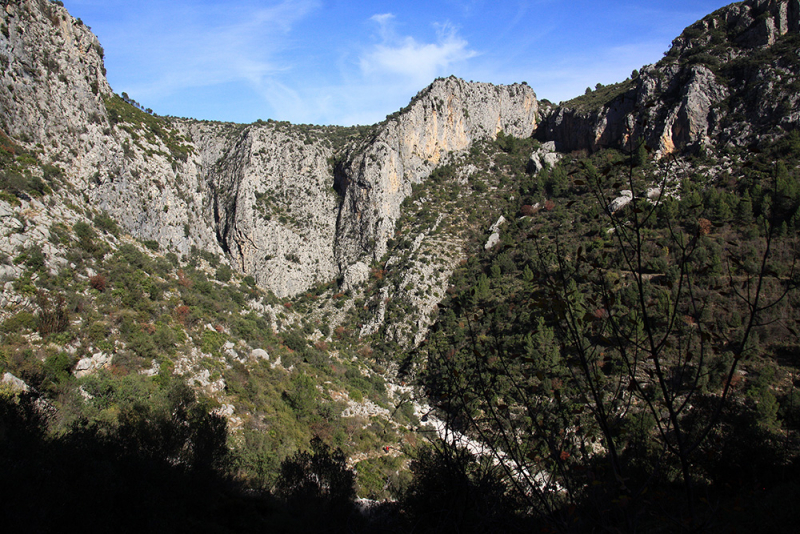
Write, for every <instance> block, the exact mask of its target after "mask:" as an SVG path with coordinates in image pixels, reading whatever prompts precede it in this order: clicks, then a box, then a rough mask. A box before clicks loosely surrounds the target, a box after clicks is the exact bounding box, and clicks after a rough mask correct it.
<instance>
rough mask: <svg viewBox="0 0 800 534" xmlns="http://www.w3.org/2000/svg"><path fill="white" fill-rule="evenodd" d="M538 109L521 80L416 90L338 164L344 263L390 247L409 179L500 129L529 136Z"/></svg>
mask: <svg viewBox="0 0 800 534" xmlns="http://www.w3.org/2000/svg"><path fill="white" fill-rule="evenodd" d="M538 109H539V107H538V102H537V100H536V95H535V94H534V92H533V90H532V89H531V88H529V87H528V86H527V85H524V84H523V85H516V84H515V85H510V86H495V85H491V84H482V83H466V82H464V81H463V80H459V79H457V78H453V77H451V78H447V79H443V80H437V81H436V82H434V83H433V84H432V85H431V86H429V87H428V88H427V89H426V90H425V91H423V92H421V93H420V94H419V95H417V97H416V99H415V100H413V101H412V103H411V104H410V106H409V108H408V109H407V110H406V111H404V112H403V113H402V114H401V115H400V116H399V117H397V118H396V119H393V120H390V121H388V122H387V123H386V124H384V125H383V126H382V127H381V128H380V130H379V131H378V132H377V134H376V135H375V137H374V138H373V139H371V140H370V142H369V144H368V145H366V146H363V147H359V149H358V150H356V151H355V154H353V155H351V156H350V157H349V158H348V159H347V160H346V162H345V163H343V164H341V165H340V166H338V168H337V181H338V186H339V187H340V189H341V190H343V191H344V203H343V205H342V208H341V212H340V214H339V224H338V231H337V237H336V259H337V262H338V264H339V266H340V268H341V269H345V268H346V267H347V266H348V265H350V264H352V263H355V262H357V261H359V260H361V259H363V258H371V259H378V258H380V257H381V256H382V255H383V254H384V253H385V252H386V241H387V240H388V239H389V238H391V236H392V233H393V232H394V225H395V221H396V220H397V218H398V217H399V215H400V205H401V204H402V202H403V200H404V199H405V198H406V197H407V196H408V195H409V194H410V193H411V186H412V184H415V183H420V182H421V181H422V180H424V179H425V177H426V176H427V175H429V174H430V172H431V171H432V170H433V169H434V168H435V167H436V166H437V165H440V164H442V163H444V162H445V160H446V158H447V155H448V153H449V152H452V151H461V150H465V149H467V148H469V146H470V144H471V143H472V141H474V140H475V139H478V138H483V137H491V138H494V137H495V136H496V135H497V133H498V132H500V131H504V132H505V133H507V134H510V135H514V136H517V137H529V136H530V135H531V134H532V133H533V131H534V129H535V127H536V121H537V113H538Z"/></svg>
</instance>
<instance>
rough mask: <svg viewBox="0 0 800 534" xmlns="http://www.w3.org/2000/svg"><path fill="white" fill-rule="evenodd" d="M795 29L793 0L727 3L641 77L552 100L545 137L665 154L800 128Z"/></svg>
mask: <svg viewBox="0 0 800 534" xmlns="http://www.w3.org/2000/svg"><path fill="white" fill-rule="evenodd" d="M798 31H800V3H798V2H797V1H796V0H791V1H775V0H750V1H746V2H738V3H735V4H731V5H730V6H727V7H724V8H721V9H719V10H717V11H715V12H714V13H712V14H710V15H708V16H706V17H704V18H703V19H701V20H699V21H697V22H696V23H694V24H692V25H691V26H689V27H688V28H686V29H685V30H684V31H683V33H682V34H681V35H680V36H679V37H678V38H676V39H675V40H674V41H673V43H672V47H671V49H670V50H669V51H668V52H665V57H664V58H663V59H662V60H660V61H658V62H657V63H655V64H653V65H648V66H645V67H643V68H642V69H641V71H639V72H638V73H637V72H634V73H633V74H634V79H629V80H626V81H625V82H622V83H619V84H615V85H613V86H608V87H605V88H604V87H598V88H597V90H596V91H592V90H591V89H587V94H586V95H584V96H582V97H578V98H575V99H573V100H571V101H569V102H566V103H564V104H563V105H562V106H558V107H554V106H551V107H549V108H548V113H547V117H546V119H545V120H544V121H543V124H542V128H541V130H540V132H539V137H540V138H542V139H543V140H552V141H555V143H556V146H557V148H558V149H559V150H560V151H565V152H569V151H573V150H588V151H590V152H594V151H596V150H598V149H600V148H605V147H614V148H627V149H629V150H630V149H631V147H632V146H633V145H634V144H635V143H638V142H640V141H643V142H645V143H646V144H647V145H648V146H650V147H652V149H653V150H654V151H655V152H656V153H658V154H661V155H665V154H672V153H681V152H683V151H686V150H690V151H698V150H703V149H706V148H713V147H715V146H717V147H719V146H724V145H725V144H726V143H731V144H733V145H738V146H742V145H746V144H748V143H753V142H755V141H756V140H757V139H758V138H759V137H763V136H765V135H766V136H769V135H773V134H774V133H775V130H776V129H777V130H778V131H783V130H790V129H793V128H797V127H798V125H800V114H798V112H797V107H798V106H797V103H798V91H797V85H798V54H799V53H800V43H798V40H797V34H798ZM731 102H733V108H731V107H730V103H731Z"/></svg>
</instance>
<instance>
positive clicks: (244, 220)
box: [183, 121, 339, 297]
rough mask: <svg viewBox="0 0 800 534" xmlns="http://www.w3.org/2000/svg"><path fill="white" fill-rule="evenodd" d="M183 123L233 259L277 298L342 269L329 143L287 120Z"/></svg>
mask: <svg viewBox="0 0 800 534" xmlns="http://www.w3.org/2000/svg"><path fill="white" fill-rule="evenodd" d="M183 128H185V130H186V131H187V133H188V135H190V136H191V138H192V139H193V140H194V142H195V143H196V145H197V146H198V147H199V151H200V158H201V160H202V163H201V168H202V170H201V174H202V180H203V182H204V184H205V187H206V188H207V189H208V195H207V197H206V199H205V201H204V202H205V206H204V210H205V212H206V213H207V214H208V216H209V222H211V223H212V224H213V228H214V231H215V233H216V238H217V241H218V243H219V245H220V247H221V248H222V249H223V250H224V252H225V253H227V255H228V257H229V259H230V260H231V262H232V264H233V265H234V266H236V267H237V268H238V269H239V270H240V271H241V272H243V273H248V274H251V275H252V276H253V277H254V278H255V280H256V282H257V283H258V284H259V285H261V286H262V287H267V288H270V289H271V290H272V291H273V292H274V293H275V294H276V295H277V296H279V297H284V296H288V295H295V294H297V293H299V292H301V291H304V290H306V289H308V288H309V287H311V286H312V285H314V284H318V283H321V282H327V281H330V280H332V279H334V278H335V277H336V276H337V275H338V271H337V269H336V267H335V264H334V262H333V258H334V251H333V245H334V237H335V233H336V218H337V213H338V205H339V202H338V197H337V195H336V192H335V191H334V190H333V187H332V186H333V176H332V174H331V165H330V164H329V162H328V160H329V159H330V158H331V156H332V149H331V148H330V147H327V146H324V145H323V144H320V143H306V142H305V139H306V138H305V136H304V135H302V134H301V132H299V131H298V130H297V129H296V128H291V127H288V125H286V127H281V126H279V125H275V124H272V125H261V126H249V127H244V128H239V129H234V131H231V130H228V131H227V132H226V131H225V128H224V127H220V126H219V125H217V124H214V123H208V124H203V123H194V122H188V121H187V122H186V123H184V124H183Z"/></svg>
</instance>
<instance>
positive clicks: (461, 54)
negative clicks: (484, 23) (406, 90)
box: [359, 13, 478, 89]
mask: <svg viewBox="0 0 800 534" xmlns="http://www.w3.org/2000/svg"><path fill="white" fill-rule="evenodd" d="M394 19H395V17H394V15H393V14H391V13H384V14H378V15H373V16H372V17H371V18H370V20H371V21H372V22H374V23H375V24H377V25H378V35H379V36H380V38H381V42H380V43H378V44H375V45H374V46H372V47H370V48H369V49H368V50H366V51H365V52H364V53H363V54H362V55H361V57H360V61H359V64H360V67H361V72H362V73H363V75H364V77H365V78H366V79H367V80H369V79H380V78H382V77H385V76H391V77H393V78H394V79H395V80H398V81H401V82H403V84H404V85H407V86H414V87H416V88H418V89H419V88H422V87H423V86H425V85H427V84H429V83H430V82H431V81H432V80H433V79H434V78H436V77H437V76H439V75H442V74H449V69H451V68H452V67H453V66H454V65H456V64H459V63H462V62H465V61H467V60H468V59H470V58H473V57H475V56H477V55H478V53H477V52H476V51H474V50H472V49H470V47H469V43H468V42H467V41H466V40H465V39H463V38H461V37H460V36H459V35H458V32H457V30H456V28H455V27H453V26H452V25H451V24H449V23H443V24H436V25H435V28H436V41H435V42H432V43H424V42H419V41H417V40H416V39H415V38H413V37H411V36H398V35H397V34H396V32H395V30H394Z"/></svg>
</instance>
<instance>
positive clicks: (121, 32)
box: [112, 0, 318, 100]
mask: <svg viewBox="0 0 800 534" xmlns="http://www.w3.org/2000/svg"><path fill="white" fill-rule="evenodd" d="M317 6H318V3H317V2H316V1H313V0H307V1H291V0H286V1H283V2H281V3H278V4H275V5H272V6H269V7H258V6H246V5H245V6H242V7H241V8H239V9H230V8H228V9H226V10H225V12H224V13H223V12H219V13H217V10H216V9H215V8H214V7H210V8H204V9H197V8H190V6H189V5H188V4H186V3H184V2H177V3H176V4H174V5H173V6H171V7H170V8H168V15H171V16H168V17H164V18H166V19H167V20H169V19H173V20H174V19H175V18H179V20H181V21H182V22H181V24H180V25H173V26H171V27H170V28H169V31H165V30H166V28H164V27H163V26H162V24H163V23H162V22H160V21H156V22H155V23H153V24H124V23H123V24H121V25H120V26H121V27H119V28H118V29H117V32H115V34H114V35H115V36H116V38H117V39H125V41H126V43H128V46H127V47H126V48H124V49H123V47H118V49H122V50H124V52H123V54H124V56H125V57H124V58H121V59H122V60H123V61H125V62H126V63H127V64H129V65H130V64H136V63H137V62H141V59H140V58H146V60H147V61H146V63H145V62H141V63H140V64H139V65H138V67H139V68H134V69H128V70H127V72H119V73H112V75H113V74H120V75H121V76H120V78H121V79H120V80H119V81H120V84H121V85H122V86H124V87H126V88H128V90H129V91H131V92H132V94H136V95H137V96H138V97H141V99H142V100H147V99H149V98H154V99H158V98H163V97H165V96H168V95H171V94H174V93H177V92H180V91H186V90H187V89H191V88H202V87H209V86H215V85H223V84H231V83H245V84H249V85H250V86H251V87H253V88H254V89H256V90H258V88H262V87H265V86H270V85H271V84H270V82H269V78H271V77H274V76H276V75H279V74H280V73H282V72H284V71H286V70H290V69H291V68H292V64H291V62H290V61H289V60H287V59H285V58H284V55H285V54H286V53H287V51H289V50H290V49H291V46H292V44H291V36H290V34H291V30H292V28H293V26H294V25H295V24H296V23H298V22H300V21H302V20H303V19H304V18H305V17H306V16H307V15H308V14H309V13H310V12H311V11H313V10H314V8H316V7H317ZM209 21H215V22H213V23H209ZM112 39H114V37H112Z"/></svg>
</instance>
